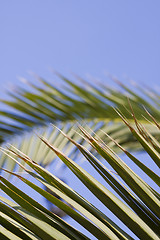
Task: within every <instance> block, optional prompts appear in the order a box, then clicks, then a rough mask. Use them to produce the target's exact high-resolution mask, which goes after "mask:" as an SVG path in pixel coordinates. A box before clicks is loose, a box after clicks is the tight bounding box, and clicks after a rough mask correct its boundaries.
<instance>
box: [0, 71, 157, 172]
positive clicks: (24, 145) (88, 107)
mask: <svg viewBox="0 0 160 240" xmlns="http://www.w3.org/2000/svg"><path fill="white" fill-rule="evenodd" d="M59 77H60V79H61V81H63V82H62V86H60V87H56V86H54V85H52V84H51V83H49V82H47V81H46V80H44V79H42V78H38V80H39V82H40V84H39V85H40V86H37V85H35V84H32V83H28V84H29V87H30V88H29V89H28V88H27V89H26V87H25V84H24V87H23V88H22V87H18V88H16V90H15V91H14V93H13V92H11V91H10V92H8V94H9V95H10V96H11V98H12V99H11V100H1V101H2V102H3V103H4V104H5V105H6V106H8V107H9V108H10V109H11V110H7V111H1V112H0V115H1V116H2V119H3V117H5V119H4V120H1V123H0V142H1V143H3V145H4V144H5V143H6V142H7V143H8V142H9V143H10V144H13V145H15V146H16V147H17V148H18V149H21V150H22V151H23V152H24V153H26V154H27V155H29V156H30V157H31V158H34V159H35V161H36V162H38V163H39V164H41V165H43V166H47V165H49V164H50V163H52V162H53V161H55V163H57V164H59V162H57V158H56V155H55V156H53V155H52V153H51V151H50V150H48V148H46V147H45V146H42V143H41V141H40V140H37V138H36V137H35V134H34V132H38V134H41V135H43V136H44V137H47V138H48V139H49V140H50V142H51V143H52V144H54V145H55V146H56V147H58V148H59V149H61V150H63V151H64V149H65V148H66V147H65V146H66V139H64V138H63V137H62V136H61V135H59V132H58V131H56V130H55V131H52V128H51V127H50V123H53V124H55V125H56V126H57V127H59V128H61V129H62V130H63V129H64V130H65V129H67V134H69V135H70V136H72V137H73V138H75V140H76V141H82V142H83V139H81V138H80V137H79V136H77V135H76V134H75V133H74V132H73V131H72V127H73V125H74V124H76V122H77V120H78V121H79V122H81V121H82V120H83V122H85V123H86V124H87V125H88V126H89V127H90V128H91V129H92V130H93V131H94V132H95V133H96V134H97V135H98V136H99V137H101V138H102V139H103V140H104V141H105V139H106V136H105V133H108V134H110V136H111V137H112V138H114V139H115V140H116V141H117V142H118V143H119V144H120V145H121V146H122V147H124V148H127V149H130V150H136V151H137V150H138V149H139V150H142V147H141V145H140V144H139V143H138V142H137V141H136V140H135V138H134V137H133V136H132V134H131V133H130V131H129V129H128V128H127V127H126V126H125V125H123V124H122V122H121V119H120V116H119V115H118V114H117V113H116V112H115V110H114V109H113V106H114V107H118V109H119V111H121V112H122V114H124V115H125V116H126V117H127V119H129V120H130V121H131V124H132V123H133V118H132V114H131V113H130V112H129V111H128V109H129V104H128V100H127V97H129V99H130V103H131V105H132V108H133V110H134V112H135V113H136V118H137V119H138V120H139V121H140V123H143V124H144V126H145V128H146V129H148V130H149V131H150V133H151V134H152V135H153V136H154V137H155V138H156V139H159V136H160V134H159V133H158V132H157V129H156V126H155V125H153V124H151V123H150V122H149V121H148V120H147V118H148V113H147V112H144V111H143V108H144V107H145V109H147V111H148V112H149V114H150V115H151V116H152V118H154V119H159V117H160V114H159V95H158V93H156V94H155V93H154V92H153V91H152V90H150V91H148V92H145V91H144V90H142V89H139V88H138V87H137V91H140V95H138V94H137V93H135V92H133V91H132V90H130V89H128V88H127V87H126V86H124V85H122V84H121V83H119V82H117V84H118V85H119V86H120V88H121V91H120V90H114V89H112V88H110V87H106V86H105V85H104V84H102V83H99V84H97V85H96V86H94V85H93V84H91V83H88V82H86V81H84V80H82V79H80V78H78V79H77V82H76V83H73V82H71V81H70V80H68V79H66V78H64V77H63V76H61V75H59ZM97 86H98V87H97ZM12 109H13V110H12ZM100 127H101V130H102V131H99V128H100ZM13 139H14V140H13ZM106 141H107V144H109V145H110V146H113V147H114V151H117V152H119V151H120V148H118V147H117V146H116V145H114V144H113V142H112V141H110V140H109V139H107V140H106ZM82 142H81V143H82ZM85 144H86V147H87V143H85ZM33 146H34V147H33ZM38 149H41V152H40V151H39V152H38V151H37V150H38ZM66 153H67V154H69V155H72V157H73V158H76V154H77V151H76V148H75V147H74V146H73V145H71V144H70V143H68V146H67V152H66ZM35 156H36V157H35ZM0 157H1V162H0V166H1V167H4V166H5V167H6V166H7V168H8V167H9V168H8V169H10V170H11V171H12V170H14V169H16V170H17V171H20V170H19V169H18V168H17V165H15V163H14V162H12V163H11V161H10V160H9V158H8V157H7V156H5V155H3V154H1V156H0ZM63 166H64V165H63Z"/></svg>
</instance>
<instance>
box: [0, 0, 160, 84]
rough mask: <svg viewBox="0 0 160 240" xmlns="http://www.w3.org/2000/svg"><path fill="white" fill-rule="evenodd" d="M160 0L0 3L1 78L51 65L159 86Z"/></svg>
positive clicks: (44, 71)
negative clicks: (107, 74)
mask: <svg viewBox="0 0 160 240" xmlns="http://www.w3.org/2000/svg"><path fill="white" fill-rule="evenodd" d="M159 9H160V1H159V0H154V1H151V0H140V1H138V0H137V1H133V0H132V1H127V0H121V1H119V0H114V1H111V0H81V1H75V0H61V1H58V0H46V1H44V0H34V1H33V0H27V1H21V0H14V1H9V0H5V1H1V3H0V36H1V41H0V83H1V84H2V85H3V86H4V85H5V84H6V83H9V82H11V83H13V84H14V83H16V82H17V76H23V77H27V78H29V76H28V72H29V71H32V72H35V73H37V74H38V75H41V76H43V77H46V78H50V79H51V78H52V77H53V76H52V74H51V72H50V69H51V68H53V69H55V70H57V71H59V72H61V73H63V74H65V75H69V74H70V72H74V73H76V74H79V75H80V76H82V77H86V76H88V75H91V76H94V77H98V78H101V79H102V80H103V81H105V80H106V76H105V74H106V72H109V73H111V74H113V75H115V76H117V77H118V78H119V79H120V80H121V81H123V82H126V81H127V79H128V78H131V79H132V80H134V81H136V82H145V83H148V84H150V83H152V85H153V86H156V85H158V82H159V79H160V67H159V64H160V44H159V43H160V14H159Z"/></svg>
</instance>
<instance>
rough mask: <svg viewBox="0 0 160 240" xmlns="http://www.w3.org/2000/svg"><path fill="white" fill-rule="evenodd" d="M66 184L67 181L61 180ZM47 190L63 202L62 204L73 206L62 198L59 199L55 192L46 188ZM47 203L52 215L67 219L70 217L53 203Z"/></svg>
mask: <svg viewBox="0 0 160 240" xmlns="http://www.w3.org/2000/svg"><path fill="white" fill-rule="evenodd" d="M60 180H62V181H63V182H64V183H66V181H65V180H64V179H61V178H60ZM45 190H46V191H47V192H48V193H50V194H52V195H53V196H54V197H56V198H57V199H59V200H61V201H62V202H64V203H66V204H67V205H69V206H71V205H70V204H68V203H67V202H65V201H64V200H63V199H62V198H61V197H59V196H58V195H57V194H56V193H54V192H53V191H51V190H50V189H49V188H47V187H45ZM46 201H47V208H48V210H49V211H51V212H52V213H54V214H56V215H57V216H59V217H60V218H66V217H68V215H67V214H66V213H65V212H64V211H63V210H61V209H60V208H58V207H57V206H56V205H54V204H53V203H51V202H50V201H48V200H47V199H46Z"/></svg>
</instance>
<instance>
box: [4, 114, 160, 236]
mask: <svg viewBox="0 0 160 240" xmlns="http://www.w3.org/2000/svg"><path fill="white" fill-rule="evenodd" d="M119 116H120V118H121V121H122V120H123V121H124V123H125V125H126V127H127V128H128V130H129V131H130V134H131V135H133V136H134V137H135V138H136V139H137V141H138V142H139V143H140V144H141V146H142V149H143V150H144V151H146V152H147V153H148V154H149V155H150V158H151V165H155V166H157V165H159V163H160V155H159V143H158V142H157V140H156V139H155V137H154V136H153V135H152V134H151V133H150V132H148V130H146V129H145V127H144V125H142V123H141V124H140V121H138V120H137V118H135V115H134V114H133V121H134V122H135V124H133V122H132V124H131V123H130V121H129V120H128V119H126V118H125V117H124V116H122V115H121V114H119ZM157 124H158V123H157ZM157 127H159V124H158V125H157ZM157 129H158V128H157ZM158 131H159V130H157V132H158ZM80 132H81V135H83V137H82V138H83V141H84V142H85V141H86V142H87V144H89V146H90V147H89V148H88V147H87V148H86V147H85V144H84V142H83V145H82V144H81V143H82V141H79V139H80V134H79V133H80ZM60 134H61V135H62V136H63V138H66V140H67V141H68V142H70V144H72V145H74V147H75V148H76V149H77V151H79V152H80V154H81V155H82V156H83V157H85V158H86V160H87V161H88V164H90V165H91V166H93V167H94V169H95V170H96V171H97V173H99V175H100V176H102V177H103V179H104V181H105V182H106V183H107V184H109V185H110V186H111V187H112V189H113V191H109V189H108V188H107V187H106V186H104V185H103V184H102V183H101V182H100V181H98V180H97V179H95V178H94V177H93V176H92V175H90V174H89V173H88V172H87V171H86V170H84V168H83V167H82V166H80V165H79V164H77V162H75V161H74V160H73V159H71V157H68V156H67V155H66V154H64V153H63V152H61V151H60V150H59V149H58V148H57V147H55V146H54V145H52V144H51V143H50V141H49V139H46V138H45V137H44V136H41V137H40V140H41V141H42V142H43V143H44V144H45V145H46V147H48V148H49V149H50V150H51V151H52V152H53V154H56V155H57V156H58V157H59V158H60V159H61V161H63V163H64V164H65V165H66V166H67V167H68V168H69V169H70V170H71V171H72V172H73V173H74V175H75V176H76V177H77V178H78V179H79V180H80V181H81V182H82V184H83V185H82V187H83V186H86V187H87V188H88V189H89V190H90V191H91V192H92V194H93V195H94V196H96V197H97V198H98V199H99V201H100V202H102V203H103V204H104V206H105V207H106V208H108V209H109V210H110V211H112V212H113V214H114V215H116V216H117V217H118V218H119V219H120V220H121V221H122V222H123V223H124V224H125V225H126V226H127V227H128V228H129V229H130V230H131V231H132V232H133V233H134V234H135V235H136V236H137V237H138V239H157V240H158V239H159V236H160V232H159V217H160V216H159V212H160V211H159V210H160V195H159V194H158V192H157V191H156V189H154V188H153V186H150V185H149V183H147V182H145V181H144V180H143V179H142V178H141V177H140V176H138V175H137V174H136V173H135V172H134V171H133V169H131V168H130V167H129V166H128V165H126V164H125V163H124V162H123V160H122V159H121V158H120V157H118V156H117V154H116V152H115V151H114V150H113V149H112V147H109V146H108V144H106V143H105V142H104V141H103V139H101V138H100V137H99V136H98V135H97V133H94V132H92V129H90V130H86V128H83V127H82V126H79V131H78V132H76V133H75V132H74V134H75V135H77V139H78V141H75V139H76V138H75V135H74V136H73V135H68V132H67V134H66V133H64V132H63V131H60ZM106 137H107V136H106ZM107 138H108V137H107ZM109 140H110V141H112V142H113V143H114V144H115V145H116V147H117V148H120V149H122V146H121V145H120V144H119V143H117V141H116V140H114V141H113V140H112V139H111V137H109ZM147 140H148V141H147ZM87 146H88V145H87ZM2 150H3V151H4V152H5V154H8V156H10V158H12V160H13V161H15V163H17V164H19V165H20V166H21V167H22V168H23V169H24V170H25V171H26V172H27V173H28V174H30V175H31V176H32V177H34V178H35V179H37V180H38V181H40V182H41V183H43V184H44V185H45V186H46V187H47V188H48V189H50V190H51V191H53V192H54V193H55V194H56V195H58V196H59V197H60V198H62V199H64V200H65V202H66V203H64V202H62V201H61V200H59V199H57V198H56V197H55V196H53V195H51V194H50V193H48V192H46V191H45V190H43V189H42V188H40V187H38V185H37V184H34V183H33V182H31V181H29V180H27V179H26V178H24V177H22V176H20V175H19V174H15V173H13V172H11V171H8V170H6V171H8V172H9V173H10V174H12V175H14V176H15V177H18V178H19V179H20V180H21V181H23V182H24V183H25V184H27V185H28V186H30V187H31V188H32V189H34V190H35V191H37V192H38V193H40V194H41V195H42V196H44V197H45V198H47V199H48V200H49V201H50V202H52V203H53V204H55V205H56V206H58V207H59V208H60V209H62V210H63V211H65V212H66V213H67V214H68V215H70V217H72V218H73V219H74V220H76V221H77V222H78V223H80V224H81V225H82V226H83V227H85V228H86V229H87V230H88V231H89V232H90V233H91V234H92V235H93V236H94V237H96V239H133V238H132V236H130V235H129V234H128V233H126V232H125V231H124V230H123V228H122V229H121V228H120V227H119V226H117V225H116V224H115V223H114V222H113V221H112V220H111V219H109V218H108V217H107V216H106V215H105V214H104V213H102V212H101V211H100V209H98V208H96V207H95V206H93V205H92V204H90V203H89V201H88V200H87V199H85V198H84V197H82V196H81V195H80V194H78V193H77V192H75V191H74V190H73V189H72V188H71V187H69V186H68V185H67V184H66V183H64V182H63V181H61V180H60V179H59V178H57V177H56V176H55V175H53V174H52V173H50V172H49V171H47V170H46V169H45V168H43V167H42V166H40V165H39V164H37V163H36V162H35V161H33V160H34V159H33V160H32V159H31V158H30V157H29V156H27V155H26V154H24V153H23V152H21V151H20V150H18V149H17V148H15V147H14V146H11V147H10V149H8V150H4V149H2ZM123 151H124V153H125V154H126V155H127V156H128V157H129V158H130V160H131V161H133V162H135V163H136V164H137V165H138V166H139V167H140V168H141V170H143V171H144V172H145V174H147V173H148V171H149V170H148V171H146V168H145V165H144V163H143V161H140V160H139V159H137V158H134V156H133V155H132V154H131V153H130V152H129V151H126V150H125V149H124V148H123ZM69 153H70V151H69ZM99 155H101V157H102V158H103V159H104V160H103V163H102V162H101V161H99V160H98V158H99V157H98V156H99ZM16 157H17V158H20V159H21V160H22V161H23V162H25V163H26V164H27V165H28V166H29V167H30V170H28V168H26V167H24V166H23V165H21V163H20V162H17V160H16ZM106 162H107V163H108V164H109V165H110V166H111V167H112V168H113V169H114V172H113V171H110V170H108V169H107V168H106V166H105V164H106ZM140 162H141V163H142V164H140ZM33 171H35V173H34V172H33ZM150 171H151V169H150ZM150 171H149V174H147V175H148V177H149V178H150V175H151V176H152V174H151V172H150ZM155 178H156V181H155V184H157V183H158V182H159V181H160V178H159V176H158V175H156V173H155ZM153 179H154V178H153ZM0 185H1V188H2V190H3V191H4V192H5V193H6V194H7V195H9V196H10V197H11V198H12V199H13V200H14V201H16V202H17V204H18V206H19V207H17V206H15V205H14V204H13V203H12V202H9V200H7V199H4V198H1V200H2V203H1V205H0V206H2V207H1V211H2V212H3V215H2V218H4V219H5V221H4V224H3V226H4V229H6V235H5V236H7V234H9V233H8V231H10V232H11V233H12V229H13V228H11V230H8V229H9V227H8V226H9V225H11V224H13V225H14V226H13V227H14V230H16V228H15V221H18V224H21V225H22V226H23V227H22V230H21V232H20V231H19V230H17V231H16V234H15V235H16V236H18V237H21V239H22V234H26V232H25V230H26V229H29V234H28V236H29V237H30V236H31V235H30V233H31V232H33V234H34V237H35V236H36V237H39V235H38V233H37V230H36V229H37V226H39V228H40V231H39V234H40V233H41V239H46V237H48V238H49V239H52V238H53V239H68V238H69V239H85V238H86V239H87V236H84V235H81V233H80V232H78V231H77V230H76V229H73V228H72V227H71V226H69V225H67V224H66V223H65V222H63V220H61V221H60V220H59V218H58V217H55V216H54V214H53V213H50V212H49V211H48V210H46V209H45V208H44V207H42V206H41V205H40V204H38V203H37V202H35V201H34V200H33V199H32V198H31V197H30V196H28V195H26V194H25V193H24V192H23V191H21V190H20V189H18V188H17V187H16V186H14V185H13V184H12V183H10V182H9V181H8V180H7V179H5V178H4V177H1V183H0ZM68 204H69V205H68ZM8 205H9V206H8ZM3 206H4V208H3ZM71 206H72V207H71ZM16 210H17V211H16ZM18 211H20V213H21V215H19V212H18ZM22 216H23V219H21V218H22ZM8 217H9V218H8ZM20 217H21V218H20ZM11 219H13V220H12V221H11ZM10 222H11V223H10ZM30 222H31V223H32V228H31V227H30V225H27V224H28V223H30ZM43 224H44V228H42V227H41V226H42V225H43ZM19 226H20V225H16V227H18V228H20V227H19ZM4 229H3V233H4V234H5V230H4ZM47 229H48V230H47ZM77 236H78V237H79V238H78V237H77ZM76 237H77V238H76ZM31 239H32V238H31Z"/></svg>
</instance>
